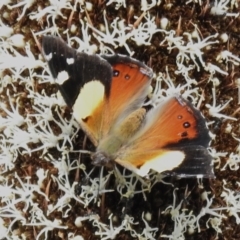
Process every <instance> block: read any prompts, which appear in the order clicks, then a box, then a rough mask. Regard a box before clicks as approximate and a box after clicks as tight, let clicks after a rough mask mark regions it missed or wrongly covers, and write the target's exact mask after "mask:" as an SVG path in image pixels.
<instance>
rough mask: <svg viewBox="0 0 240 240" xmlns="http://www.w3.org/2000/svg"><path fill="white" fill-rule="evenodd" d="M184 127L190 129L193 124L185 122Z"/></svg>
mask: <svg viewBox="0 0 240 240" xmlns="http://www.w3.org/2000/svg"><path fill="white" fill-rule="evenodd" d="M183 127H184V128H189V127H191V124H190V123H189V122H185V123H183Z"/></svg>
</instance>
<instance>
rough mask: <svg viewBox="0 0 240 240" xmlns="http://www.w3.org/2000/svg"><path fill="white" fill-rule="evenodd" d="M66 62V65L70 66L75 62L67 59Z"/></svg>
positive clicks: (72, 59)
mask: <svg viewBox="0 0 240 240" xmlns="http://www.w3.org/2000/svg"><path fill="white" fill-rule="evenodd" d="M66 61H67V64H68V65H71V64H74V61H75V60H74V58H67V59H66Z"/></svg>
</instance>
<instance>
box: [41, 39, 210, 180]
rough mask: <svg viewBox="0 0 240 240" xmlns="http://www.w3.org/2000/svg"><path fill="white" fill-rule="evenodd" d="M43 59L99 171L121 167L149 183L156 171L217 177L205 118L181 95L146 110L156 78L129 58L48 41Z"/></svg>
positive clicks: (148, 69)
mask: <svg viewBox="0 0 240 240" xmlns="http://www.w3.org/2000/svg"><path fill="white" fill-rule="evenodd" d="M42 53H43V56H44V58H45V59H46V61H47V62H48V65H49V69H50V72H51V74H52V76H53V78H54V79H55V81H56V83H57V84H58V85H59V90H60V92H61V94H62V96H63V97H64V99H65V101H66V103H67V105H68V106H70V107H71V108H72V111H73V114H74V117H75V118H76V120H77V121H78V123H79V124H80V126H81V128H82V130H83V131H84V132H85V133H86V135H87V136H88V138H89V139H90V140H91V142H92V143H93V144H94V146H95V147H96V151H95V152H94V153H92V154H91V159H92V162H93V164H95V165H100V166H102V165H105V166H112V165H114V164H116V163H118V164H120V165H122V166H123V167H125V168H127V169H129V170H131V171H133V172H135V173H136V174H138V175H140V176H142V177H144V176H147V175H148V173H149V171H150V170H154V171H156V172H158V173H162V172H165V173H169V174H171V175H177V176H181V177H192V176H201V177H213V167H212V157H211V156H210V155H209V153H208V150H207V147H208V146H209V143H210V140H211V138H210V136H209V131H208V128H207V126H206V121H205V119H204V117H203V116H202V114H201V112H200V111H199V110H197V109H196V108H195V107H194V106H193V105H192V104H191V103H190V102H189V101H187V100H185V99H184V98H183V97H182V96H181V95H180V94H175V95H172V96H170V97H167V98H166V99H165V100H164V101H162V102H160V103H159V104H158V105H157V106H156V107H153V108H152V109H150V110H146V109H145V108H144V107H143V103H144V101H145V100H146V98H147V94H148V89H149V87H150V85H151V79H152V77H153V72H152V70H151V69H150V68H149V67H147V66H146V65H145V64H143V63H142V62H140V61H138V60H135V59H133V58H130V57H128V56H123V55H101V56H99V55H89V54H87V53H81V52H77V51H76V50H75V49H73V48H71V47H69V46H68V45H67V44H66V43H65V42H64V41H63V40H61V39H60V38H59V37H54V36H43V38H42Z"/></svg>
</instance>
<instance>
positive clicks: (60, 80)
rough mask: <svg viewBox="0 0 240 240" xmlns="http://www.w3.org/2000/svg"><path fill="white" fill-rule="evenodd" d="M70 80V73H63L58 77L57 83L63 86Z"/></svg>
mask: <svg viewBox="0 0 240 240" xmlns="http://www.w3.org/2000/svg"><path fill="white" fill-rule="evenodd" d="M68 79H69V75H68V73H67V72H66V71H61V72H59V73H58V75H57V78H56V83H58V84H59V85H62V84H63V83H64V82H65V81H67V80H68Z"/></svg>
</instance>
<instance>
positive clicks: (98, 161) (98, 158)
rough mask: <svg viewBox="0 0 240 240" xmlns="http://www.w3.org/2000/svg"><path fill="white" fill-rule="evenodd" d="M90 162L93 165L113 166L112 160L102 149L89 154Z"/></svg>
mask: <svg viewBox="0 0 240 240" xmlns="http://www.w3.org/2000/svg"><path fill="white" fill-rule="evenodd" d="M91 159H92V164H93V165H95V166H105V167H107V168H113V166H114V160H113V159H112V158H111V157H110V156H109V155H107V154H106V153H105V152H103V151H97V152H95V153H92V154H91Z"/></svg>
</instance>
